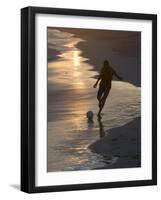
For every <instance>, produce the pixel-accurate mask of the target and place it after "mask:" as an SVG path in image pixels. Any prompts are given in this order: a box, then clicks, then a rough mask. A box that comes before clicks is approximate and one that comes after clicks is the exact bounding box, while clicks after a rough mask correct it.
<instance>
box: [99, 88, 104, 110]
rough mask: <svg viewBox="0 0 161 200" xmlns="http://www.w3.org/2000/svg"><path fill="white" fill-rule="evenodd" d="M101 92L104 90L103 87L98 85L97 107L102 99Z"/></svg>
mask: <svg viewBox="0 0 161 200" xmlns="http://www.w3.org/2000/svg"><path fill="white" fill-rule="evenodd" d="M103 92H104V90H103V88H102V87H99V89H98V92H97V99H98V106H99V108H100V107H101V100H102V95H103Z"/></svg>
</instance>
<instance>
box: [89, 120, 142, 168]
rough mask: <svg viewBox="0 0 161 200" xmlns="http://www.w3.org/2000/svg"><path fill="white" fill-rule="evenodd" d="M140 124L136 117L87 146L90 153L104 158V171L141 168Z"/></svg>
mask: <svg viewBox="0 0 161 200" xmlns="http://www.w3.org/2000/svg"><path fill="white" fill-rule="evenodd" d="M140 123H141V122H140V118H139V117H138V118H135V119H134V120H133V121H131V122H129V123H127V124H125V125H124V126H121V127H117V128H112V129H110V130H108V131H106V136H105V137H103V138H101V139H100V140H97V141H96V142H94V143H93V144H92V145H90V146H89V148H90V149H91V151H92V152H94V153H98V154H100V155H102V156H103V157H106V162H107V165H106V167H105V168H106V169H110V168H112V169H114V168H124V167H126V168H130V167H141V127H140V126H141V125H140ZM114 158H115V159H114ZM113 161H115V162H113Z"/></svg>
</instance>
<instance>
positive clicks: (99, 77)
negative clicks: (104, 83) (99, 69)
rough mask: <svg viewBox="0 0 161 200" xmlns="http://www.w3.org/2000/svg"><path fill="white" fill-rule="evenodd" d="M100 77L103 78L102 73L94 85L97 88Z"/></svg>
mask: <svg viewBox="0 0 161 200" xmlns="http://www.w3.org/2000/svg"><path fill="white" fill-rule="evenodd" d="M100 79H101V75H99V77H98V78H97V81H96V83H95V84H94V85H93V87H94V88H96V87H97V84H98V82H99V81H100Z"/></svg>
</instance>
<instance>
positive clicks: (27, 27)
mask: <svg viewBox="0 0 161 200" xmlns="http://www.w3.org/2000/svg"><path fill="white" fill-rule="evenodd" d="M36 14H59V15H72V16H73V17H74V16H84V17H85V16H90V17H108V18H122V19H139V20H151V21H152V179H151V180H138V181H124V182H107V183H91V184H77V185H61V186H42V187H36V186H35V170H36V169H35V120H36V119H35V92H36V91H35V15H36ZM156 184H157V15H154V14H139V13H123V12H109V11H108V12H107V11H96V10H75V9H60V8H44V7H26V8H22V9H21V190H22V191H24V192H27V193H37V192H58V191H68V190H85V189H99V188H116V187H131V186H146V185H156Z"/></svg>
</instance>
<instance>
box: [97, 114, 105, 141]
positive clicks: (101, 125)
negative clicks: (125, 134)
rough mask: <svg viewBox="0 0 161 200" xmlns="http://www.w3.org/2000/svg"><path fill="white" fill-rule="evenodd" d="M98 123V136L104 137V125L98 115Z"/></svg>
mask: <svg viewBox="0 0 161 200" xmlns="http://www.w3.org/2000/svg"><path fill="white" fill-rule="evenodd" d="M98 125H99V128H100V137H101V138H102V137H104V136H105V134H106V133H105V130H104V126H103V124H102V121H101V117H98Z"/></svg>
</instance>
